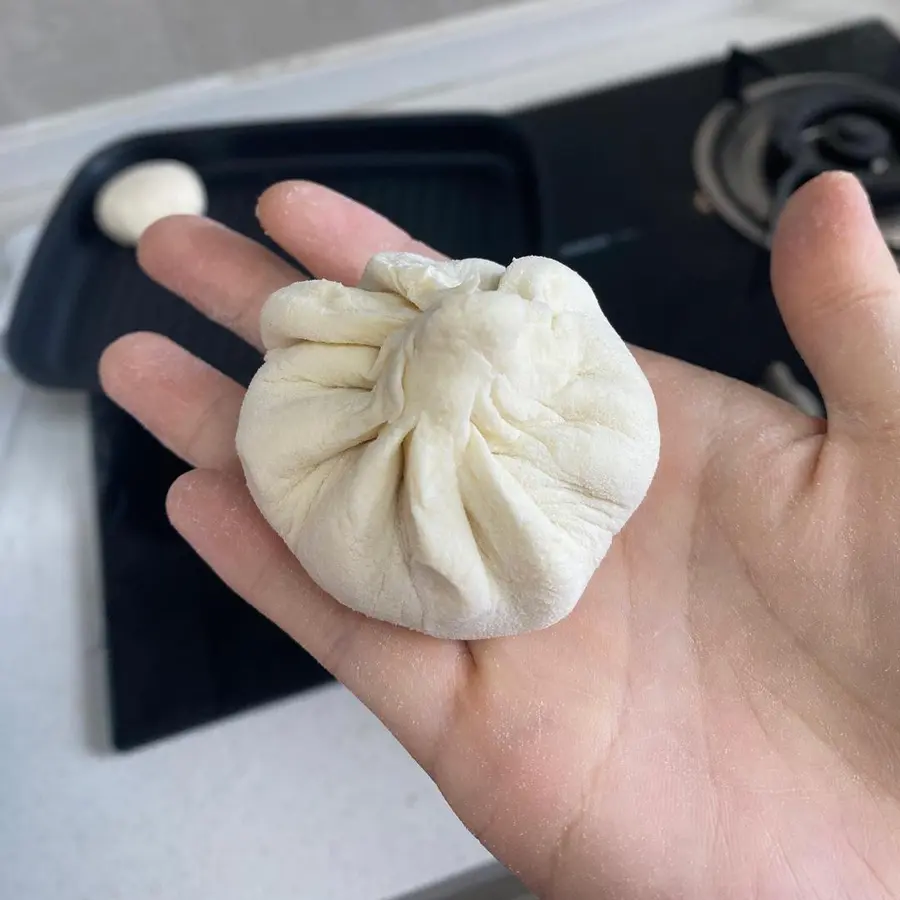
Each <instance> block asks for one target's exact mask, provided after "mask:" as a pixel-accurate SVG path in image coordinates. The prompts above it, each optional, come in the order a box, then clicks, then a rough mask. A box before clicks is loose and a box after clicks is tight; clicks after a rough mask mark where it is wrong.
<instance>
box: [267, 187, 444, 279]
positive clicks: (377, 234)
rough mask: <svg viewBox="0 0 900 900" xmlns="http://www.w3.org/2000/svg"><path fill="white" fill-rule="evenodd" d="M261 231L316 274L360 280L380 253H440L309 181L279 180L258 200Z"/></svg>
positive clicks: (322, 276)
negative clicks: (364, 270) (367, 267)
mask: <svg viewBox="0 0 900 900" xmlns="http://www.w3.org/2000/svg"><path fill="white" fill-rule="evenodd" d="M257 216H258V217H259V221H260V224H261V225H262V228H263V231H265V233H266V234H267V235H268V236H269V237H270V238H271V239H272V240H273V241H275V242H276V243H277V244H278V245H279V246H280V247H283V248H284V249H285V250H286V251H287V252H288V253H290V254H291V256H293V257H294V258H295V259H297V260H298V261H299V262H300V263H302V265H303V266H304V267H305V268H306V269H307V270H308V271H309V272H310V273H312V275H313V276H315V277H316V278H324V279H327V280H329V281H340V282H343V283H344V284H348V285H355V284H358V282H359V279H360V277H361V276H362V273H363V269H364V268H365V266H366V263H367V262H368V261H369V260H370V259H371V258H372V257H373V256H374V255H375V254H376V253H381V252H384V251H392V252H407V253H419V254H421V255H422V256H429V257H432V258H435V259H439V258H440V254H439V253H437V252H436V251H434V250H432V249H431V248H430V247H428V246H426V245H425V244H423V243H421V242H420V241H417V240H415V239H414V238H412V237H410V236H409V235H408V234H407V233H406V232H405V231H403V229H402V228H399V227H398V226H396V225H394V224H393V222H391V221H389V220H388V219H386V218H384V216H382V215H379V214H378V213H376V212H375V211H374V210H371V209H369V208H368V207H367V206H363V204H361V203H357V202H356V201H355V200H351V199H350V198H349V197H345V196H343V195H342V194H338V193H337V192H335V191H332V190H330V189H329V188H326V187H323V186H322V185H319V184H313V183H311V182H308V181H283V182H281V183H279V184H276V185H273V186H272V187H270V188H269V189H268V190H267V191H266V192H265V193H264V194H263V195H262V197H260V199H259V205H258V206H257Z"/></svg>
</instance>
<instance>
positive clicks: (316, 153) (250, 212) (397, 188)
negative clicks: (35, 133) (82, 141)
mask: <svg viewBox="0 0 900 900" xmlns="http://www.w3.org/2000/svg"><path fill="white" fill-rule="evenodd" d="M159 158H170V159H178V160H181V161H183V162H185V163H187V164H188V165H191V166H193V167H194V168H195V169H196V170H197V171H198V172H199V173H200V176H201V177H202V178H203V181H204V183H205V184H206V188H207V192H208V195H209V211H208V214H209V215H210V217H211V218H213V219H216V220H217V221H220V222H224V223H225V224H227V225H230V226H231V227H232V228H235V229H236V230H238V231H240V232H242V233H244V234H247V235H249V236H251V237H253V238H255V239H257V240H259V241H261V242H263V243H266V244H267V245H269V246H272V245H271V244H270V242H269V241H268V240H267V239H266V237H265V236H264V235H263V233H262V231H261V229H260V227H259V225H258V223H257V222H256V218H255V214H254V212H255V207H256V200H257V198H258V197H259V195H260V194H261V193H262V191H263V190H265V188H266V187H268V186H269V185H270V184H272V183H274V182H276V181H280V180H283V179H291V178H305V179H309V180H313V181H318V182H321V183H324V184H327V185H329V186H331V187H336V188H338V189H340V190H341V191H343V192H344V193H346V194H348V195H350V196H351V197H354V198H356V199H358V200H361V201H363V202H365V203H367V204H369V205H370V206H373V207H374V208H375V209H378V210H379V211H381V212H383V213H385V214H386V215H388V216H390V217H391V218H393V219H395V220H396V221H398V222H400V223H401V224H402V225H403V226H404V227H406V228H411V229H413V230H414V231H415V233H416V235H417V236H418V237H419V238H421V239H422V240H425V241H426V242H429V243H433V244H434V245H435V246H437V247H441V248H442V250H443V252H445V253H447V254H449V255H451V256H465V255H467V254H469V255H471V254H472V253H473V252H475V251H477V250H478V249H480V251H481V253H482V254H483V255H490V256H492V257H494V258H496V259H498V260H500V261H503V260H509V259H510V258H511V257H512V256H513V255H515V254H516V253H521V252H522V251H523V250H534V249H536V248H540V247H541V213H540V199H539V191H538V181H537V178H536V176H535V172H534V166H533V161H532V158H531V155H530V151H529V148H528V144H527V142H526V141H525V140H524V138H523V137H522V135H521V134H520V133H519V132H518V130H517V129H516V127H515V126H514V125H513V124H511V123H510V122H508V121H506V120H504V119H501V118H499V117H492V116H485V115H468V116H459V115H457V116H425V117H420V116H416V117H395V118H377V119H362V118H359V119H349V120H347V119H344V120H325V121H318V122H292V123H278V124H264V125H250V126H234V127H220V128H202V129H194V130H188V131H172V132H162V133H156V134H146V135H141V136H137V137H134V138H131V139H128V140H125V141H122V142H120V143H117V144H115V145H113V146H110V147H107V148H105V149H103V150H101V151H100V152H98V153H97V154H95V155H94V156H93V157H91V158H90V159H89V160H88V161H87V162H86V163H85V164H84V165H83V166H82V167H81V168H80V170H79V171H78V172H77V173H76V174H75V176H74V178H73V179H72V180H71V182H70V184H69V186H68V188H67V189H66V191H65V192H64V194H63V196H62V199H61V200H60V202H59V204H58V205H57V207H56V210H55V212H54V213H53V215H52V217H51V218H50V220H49V222H48V223H47V226H46V228H45V230H44V232H43V235H42V237H41V239H40V241H39V243H38V245H37V248H36V250H35V253H34V256H33V259H32V261H31V264H30V266H29V269H28V271H27V273H26V275H25V278H24V280H23V282H22V285H21V288H20V291H19V295H18V300H17V303H16V308H15V312H14V314H13V318H12V321H11V323H10V326H9V331H8V334H7V352H8V355H9V358H10V360H11V361H12V363H13V365H14V366H15V367H16V369H17V370H18V371H19V372H20V373H21V374H22V375H23V376H24V377H25V378H27V379H28V380H30V381H32V382H35V383H37V384H40V385H43V386H45V387H53V388H77V389H81V390H95V389H97V388H98V387H99V383H98V378H97V362H98V360H99V357H100V354H101V352H102V351H103V348H104V347H106V346H107V345H108V344H109V343H110V342H111V341H113V340H115V339H116V338H117V337H120V336H121V335H123V334H126V333H128V332H130V331H138V330H143V331H156V332H159V333H161V334H165V335H168V336H169V337H171V338H173V339H174V340H176V341H178V342H179V343H180V344H182V345H183V346H185V347H187V348H188V349H189V350H191V351H192V352H194V353H196V354H197V355H198V356H200V357H202V358H203V359H205V360H207V361H208V362H210V363H212V364H213V365H215V366H217V367H218V368H220V369H222V370H223V371H225V372H227V373H228V374H230V375H232V376H233V377H235V378H237V379H238V380H240V381H246V380H247V379H248V378H249V377H250V376H251V375H252V373H253V371H254V370H255V369H256V367H257V365H258V357H257V355H256V354H255V352H254V351H253V350H251V348H249V347H248V346H247V345H246V344H244V343H243V342H242V341H240V340H239V339H238V338H236V337H234V336H233V335H231V334H229V333H228V332H227V331H225V330H224V329H222V328H220V327H218V326H215V325H212V324H211V323H209V322H208V321H206V320H205V319H204V318H203V317H202V316H200V315H199V314H198V313H196V312H194V311H193V310H189V309H188V308H187V307H186V306H185V305H184V304H183V303H182V302H181V301H180V300H179V299H178V298H176V297H175V296H173V295H172V294H170V293H169V292H168V291H165V290H163V289H162V288H160V287H157V286H156V285H154V284H153V283H152V282H151V281H150V280H149V279H148V278H147V277H146V276H145V275H144V274H143V273H142V272H141V271H140V269H139V268H138V266H137V264H136V260H135V254H134V251H133V250H131V249H128V248H123V247H119V246H118V245H116V244H114V243H113V242H111V241H109V240H108V239H107V238H105V237H104V236H103V235H102V234H101V233H100V232H99V231H98V229H97V227H96V226H95V224H94V220H93V203H94V197H95V195H96V193H97V191H98V189H99V188H100V187H101V186H102V185H103V184H104V183H105V182H106V181H107V180H108V179H109V178H110V177H111V176H112V175H114V174H115V173H116V172H117V171H119V170H120V169H122V168H124V167H125V166H128V165H131V164H133V163H136V162H141V161H144V160H150V159H159ZM273 249H277V248H274V247H273Z"/></svg>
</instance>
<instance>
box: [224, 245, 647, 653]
mask: <svg viewBox="0 0 900 900" xmlns="http://www.w3.org/2000/svg"><path fill="white" fill-rule="evenodd" d="M261 324H262V337H263V342H264V344H265V347H266V350H267V351H268V352H267V354H266V358H265V362H264V364H263V366H262V368H261V369H260V370H259V372H257V374H256V376H255V378H254V379H253V382H252V383H251V385H250V389H249V390H248V392H247V396H246V399H245V400H244V404H243V408H242V410H241V416H240V423H239V426H238V433H237V448H238V452H239V455H240V458H241V461H242V463H243V466H244V472H245V474H246V477H247V483H248V485H249V488H250V491H251V493H252V495H253V498H254V500H255V501H256V503H257V505H258V506H259V508H260V510H261V511H262V513H263V515H264V516H265V517H266V519H267V520H268V521H269V523H270V524H271V525H272V527H273V528H274V529H275V530H276V531H277V532H278V534H280V535H281V536H282V538H283V539H284V540H285V542H286V543H287V544H288V546H289V547H290V549H291V550H292V551H293V553H294V554H295V555H296V556H297V558H298V559H299V560H300V562H301V563H302V564H303V566H304V567H305V568H306V570H307V571H308V572H309V574H310V575H311V576H312V578H313V579H314V580H315V581H316V582H317V583H318V584H319V585H320V586H321V587H322V588H324V589H325V590H326V591H328V592H329V593H330V594H332V595H334V597H336V598H337V599H338V600H340V601H341V602H342V603H344V604H345V605H347V606H349V607H351V608H353V609H355V610H358V611H359V612H361V613H364V614H365V615H367V616H372V617H374V618H377V619H383V620H385V621H388V622H393V623H395V624H398V625H403V626H406V627H407V628H412V629H415V630H418V631H423V632H426V633H428V634H431V635H434V636H436V637H442V638H457V639H476V638H488V637H498V636H501V635H511V634H518V633H521V632H525V631H529V630H532V629H536V628H542V627H544V626H547V625H551V624H553V623H554V622H557V621H558V620H560V619H562V618H563V617H564V616H566V615H568V613H569V612H570V611H571V610H572V609H573V607H574V606H575V604H576V603H577V602H578V599H579V598H580V597H581V595H582V593H583V592H584V589H585V587H586V585H587V583H588V580H589V579H590V578H591V576H592V575H593V574H594V571H595V570H596V568H597V566H598V564H599V563H600V561H601V560H602V559H603V557H604V556H605V554H606V552H607V550H608V549H609V546H610V543H611V541H612V539H613V537H614V535H615V534H616V533H617V532H618V531H619V530H620V529H621V528H622V526H623V525H624V524H625V522H626V521H627V520H628V518H629V517H630V516H631V514H632V513H633V512H634V510H635V509H636V508H637V507H638V505H639V504H640V503H641V501H642V500H643V498H644V495H645V493H646V492H647V489H648V487H649V485H650V482H651V480H652V478H653V475H654V472H655V470H656V465H657V461H658V456H659V426H658V423H657V415H656V403H655V401H654V397H653V392H652V391H651V389H650V385H649V384H648V382H647V379H646V378H645V377H644V374H643V372H642V371H641V369H640V368H639V366H638V364H637V362H636V361H635V359H634V357H633V356H632V355H631V353H630V352H629V350H628V348H627V347H626V345H625V344H624V342H623V341H622V339H621V338H620V337H619V336H618V334H616V332H615V331H614V330H613V328H612V326H611V325H610V324H609V322H608V321H607V320H606V317H605V316H604V315H603V313H602V312H601V310H600V307H599V305H598V304H597V300H596V298H595V296H594V294H593V292H592V291H591V289H590V287H589V286H588V284H587V282H585V281H584V280H583V279H582V278H581V277H580V276H578V275H577V274H575V273H574V272H572V271H571V270H570V269H567V268H566V267H565V266H563V265H562V264H561V263H558V262H555V261H553V260H550V259H542V258H538V257H532V258H526V259H519V260H516V261H514V262H513V263H512V265H511V266H509V268H508V269H504V268H503V267H502V266H499V265H496V264H495V263H491V262H486V261H484V260H479V259H467V260H463V261H461V262H434V261H431V260H428V259H425V258H424V257H420V256H415V255H411V254H403V253H397V254H391V253H385V254H381V255H379V256H376V257H374V258H373V259H372V261H371V262H370V263H369V266H368V268H367V269H366V273H365V275H364V276H363V280H362V282H361V284H360V286H359V287H358V288H349V287H344V286H343V285H340V284H335V283H332V282H328V281H307V282H301V283H299V284H294V285H291V286H290V287H286V288H283V289H282V290H280V291H277V292H276V293H275V294H273V295H272V297H270V298H269V300H268V301H267V303H266V305H265V307H264V309H263V312H262V323H261Z"/></svg>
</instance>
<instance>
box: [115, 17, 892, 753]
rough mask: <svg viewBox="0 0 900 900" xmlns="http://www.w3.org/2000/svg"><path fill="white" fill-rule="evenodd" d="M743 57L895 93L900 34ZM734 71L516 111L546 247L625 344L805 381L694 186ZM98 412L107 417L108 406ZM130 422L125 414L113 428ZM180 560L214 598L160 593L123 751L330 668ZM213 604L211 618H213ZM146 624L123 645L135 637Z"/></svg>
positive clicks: (720, 68) (761, 272)
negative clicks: (168, 616)
mask: <svg viewBox="0 0 900 900" xmlns="http://www.w3.org/2000/svg"><path fill="white" fill-rule="evenodd" d="M753 63H754V65H751V66H748V70H751V71H748V72H747V73H746V74H747V76H748V78H749V79H750V80H752V79H753V78H754V77H756V76H755V75H754V71H755V69H759V70H760V71H765V72H767V73H769V74H772V73H774V74H776V75H779V74H783V75H788V74H791V73H805V72H810V71H836V72H848V73H856V74H859V75H863V76H866V77H867V78H869V79H872V80H873V81H876V82H879V83H881V84H883V85H888V86H892V87H894V88H897V89H900V42H898V40H897V38H896V37H895V36H893V35H892V34H891V33H890V32H889V31H888V30H887V29H886V28H884V27H883V26H881V25H879V24H878V23H865V24H863V25H860V26H858V27H855V28H850V29H846V30H842V31H837V32H833V33H829V34H825V35H822V36H820V37H816V38H814V39H811V40H806V41H803V42H799V43H793V44H790V45H785V46H780V47H777V48H774V49H770V50H766V51H764V52H757V51H755V50H754V59H753ZM739 68H740V67H739ZM740 74H741V73H740V72H738V75H740ZM734 79H735V66H734V61H733V60H732V62H731V63H730V64H727V63H726V62H725V61H724V60H723V61H720V62H716V63H712V64H703V65H699V66H697V67H694V68H690V69H685V70H681V71H676V72H668V73H665V74H662V75H660V76H658V77H655V78H652V79H649V80H645V81H641V82H637V83H632V84H627V85H623V86H621V87H618V88H615V89H612V90H603V91H599V92H596V93H591V94H586V95H584V96H581V97H576V98H572V99H568V100H566V101H565V102H560V103H554V104H550V105H547V106H542V107H540V108H535V109H531V110H527V111H525V112H522V113H520V114H519V115H518V116H517V119H518V121H519V124H520V125H521V126H522V128H523V129H524V130H525V132H526V133H527V135H528V136H529V137H530V140H531V142H532V144H533V147H534V150H535V153H536V156H537V159H538V162H539V165H540V168H541V172H542V177H543V180H544V187H545V196H544V202H545V207H546V216H547V220H546V225H547V229H548V234H549V239H548V242H547V245H546V247H545V253H546V254H547V255H551V256H556V257H557V258H559V259H560V260H562V261H563V262H566V263H567V264H569V265H570V266H572V267H573V268H575V269H576V270H578V271H579V272H580V273H581V274H582V275H583V276H584V277H585V278H587V280H588V281H589V282H590V283H591V285H592V286H593V287H594V288H595V290H596V292H597V294H598V296H599V298H600V302H601V305H602V306H603V308H604V310H605V311H606V313H607V315H608V316H609V318H610V320H611V322H612V323H613V325H614V326H615V327H616V328H617V329H618V331H619V332H620V333H621V334H622V335H623V336H624V337H625V339H626V340H628V341H630V342H632V343H635V344H638V345H641V346H644V347H648V348H651V349H654V350H658V351H661V352H664V353H667V354H671V355H673V356H676V357H679V358H682V359H685V360H687V361H689V362H693V363H696V364H698V365H701V366H704V367H706V368H710V369H713V370H717V371H720V372H723V373H725V374H728V375H731V376H734V377H737V378H740V379H743V380H745V381H748V382H751V383H757V382H758V381H759V380H760V379H761V377H762V375H763V371H764V369H765V368H766V366H767V365H768V364H769V363H770V362H771V361H773V360H776V359H778V360H783V361H785V362H787V363H789V364H790V365H791V366H792V367H793V368H794V370H795V372H796V374H797V375H798V376H799V377H800V378H801V380H806V381H807V383H808V384H809V386H811V387H814V385H813V384H812V382H811V379H810V378H809V376H808V373H807V372H806V370H805V368H804V367H803V365H802V363H801V362H800V360H799V358H798V356H797V354H796V352H795V351H794V349H793V347H792V345H791V342H790V340H789V339H788V336H787V334H786V332H785V330H784V328H783V326H782V325H781V321H780V318H779V316H778V313H777V310H776V308H775V304H774V300H773V298H772V296H771V293H770V291H769V288H768V252H767V250H766V249H765V247H764V246H757V245H755V244H754V243H753V242H751V241H750V240H748V239H747V238H745V237H743V236H742V235H741V234H739V233H738V232H737V231H736V230H735V229H734V228H732V227H731V226H730V225H728V224H726V223H725V222H724V221H723V220H722V218H721V217H720V216H719V215H717V214H716V213H715V212H714V211H712V210H711V208H710V206H709V204H708V203H706V202H704V200H703V198H702V197H701V196H699V195H698V184H697V179H696V178H695V173H694V169H693V165H692V153H693V147H694V142H695V137H696V135H697V132H698V128H699V127H700V125H701V123H702V122H703V120H704V118H705V117H706V116H707V114H708V113H709V112H710V110H711V109H712V108H713V107H715V106H716V104H717V103H718V102H719V101H721V100H722V97H723V92H727V91H732V92H733V91H734V88H735V85H734ZM98 415H101V416H115V415H116V413H115V412H114V411H112V410H111V409H107V408H104V409H103V410H102V411H101V413H98ZM134 427H136V426H133V425H129V424H127V423H126V421H125V419H124V418H123V419H122V421H121V422H118V421H117V424H116V425H115V428H117V429H120V430H121V429H128V428H134ZM123 464H124V463H123ZM178 470H179V465H178V464H177V463H176V462H175V461H174V460H173V462H172V465H171V466H168V467H167V466H161V468H160V471H158V472H155V473H150V475H152V477H148V479H147V488H146V489H147V492H148V497H149V496H150V494H151V493H153V492H155V493H156V494H157V495H158V496H159V498H160V499H159V504H158V505H159V523H158V525H159V532H160V541H162V540H164V539H167V538H164V534H165V533H167V532H166V529H167V527H168V526H167V523H165V520H164V518H163V512H162V497H163V496H164V493H165V487H166V485H167V483H168V481H170V480H171V477H173V476H174V475H176V474H177V472H178ZM151 550H152V548H151ZM134 552H136V553H137V552H141V553H146V552H147V548H146V547H141V548H134ZM179 565H182V566H185V567H186V568H191V567H193V568H191V573H192V574H191V578H192V579H194V582H195V583H196V584H203V585H204V586H205V587H204V590H208V593H209V596H206V597H204V598H200V599H202V603H200V604H199V605H198V604H197V603H195V601H197V599H198V598H194V599H193V600H192V599H191V598H184V602H185V603H187V605H188V607H189V608H188V609H187V610H185V609H181V605H182V601H181V600H180V599H179V598H170V600H171V601H172V602H170V603H168V605H167V606H166V608H167V609H168V608H170V607H171V609H172V622H173V623H176V625H173V627H177V628H181V633H180V634H175V635H173V634H171V633H170V634H168V637H167V641H168V645H167V648H165V651H164V653H163V655H162V656H161V655H160V653H158V652H157V653H149V652H148V653H147V654H146V659H145V662H144V663H141V662H139V661H135V662H134V664H133V669H134V671H135V674H134V679H135V683H136V684H141V685H143V686H144V688H143V689H144V690H149V689H150V688H149V686H152V685H156V686H158V690H157V691H156V693H155V694H153V693H151V694H149V695H148V696H146V697H145V698H144V700H143V703H144V705H143V707H134V706H133V705H132V707H129V709H130V712H129V715H132V719H130V720H129V721H127V722H125V720H124V719H122V720H121V721H120V722H119V726H120V730H119V732H118V734H117V738H116V739H117V743H118V745H119V746H121V747H126V746H134V745H136V744H140V743H144V742H145V741H147V740H150V739H153V738H155V737H160V736H163V735H165V734H170V733H173V732H176V731H180V730H184V729H185V728H188V727H191V726H193V725H195V724H199V723H201V722H204V721H211V720H213V719H216V718H219V717H221V716H223V715H227V714H229V713H232V712H236V711H238V710H240V709H245V708H247V707H250V706H253V705H257V704H259V703H262V702H264V701H266V700H269V699H272V698H275V697H278V696H283V695H285V694H286V693H291V692H295V691H297V690H301V689H303V688H304V687H309V686H312V685H314V684H318V683H321V682H322V680H323V679H324V677H325V676H324V673H323V672H322V671H321V670H320V669H319V668H318V667H317V666H316V665H315V664H314V663H313V662H312V660H310V659H309V657H307V656H306V655H305V653H303V651H302V650H300V648H298V647H296V646H295V645H293V644H291V642H290V641H289V640H288V639H287V638H286V637H284V636H283V635H281V634H280V633H279V632H278V631H277V630H276V629H275V628H274V626H272V625H270V624H269V623H268V622H265V621H264V620H263V619H262V618H261V617H260V616H259V615H258V614H257V613H255V612H254V611H253V610H251V609H250V608H249V607H244V606H243V605H242V604H240V602H239V601H237V598H234V597H233V596H228V597H226V596H224V594H225V593H226V592H225V589H224V588H221V586H219V587H218V591H217V590H216V585H217V582H214V581H213V580H211V578H212V576H210V575H208V574H206V575H204V567H203V564H202V563H201V562H200V561H199V560H197V559H194V558H193V557H192V556H191V555H190V551H189V550H188V549H187V548H186V547H184V548H183V553H182V556H181V558H180V562H179ZM204 579H205V580H204ZM191 603H195V606H194V607H191ZM217 604H221V606H219V607H217V606H216V605H217ZM191 608H194V609H195V611H196V614H195V613H192V612H191ZM216 608H218V609H219V610H220V611H221V615H216V614H214V613H213V612H212V610H214V609H216ZM150 618H152V619H155V618H157V615H156V613H153V614H151V615H150ZM177 623H180V624H177ZM185 623H186V625H185ZM210 623H213V625H210ZM182 626H184V627H182ZM134 627H135V629H137V632H141V633H144V634H147V633H148V631H146V630H144V629H149V630H152V629H153V628H154V627H155V626H154V625H153V624H152V623H151V622H150V620H149V619H148V620H147V621H143V622H141V621H136V623H135V625H134ZM210 627H215V628H218V629H219V630H220V631H222V634H221V635H219V636H218V637H217V638H216V640H210V639H208V638H209V636H208V635H205V634H201V631H203V630H207V631H208V630H209V628H210ZM142 630H143V631H142ZM141 633H136V634H135V636H134V644H133V646H139V642H140V640H141ZM204 647H205V648H207V649H208V648H209V647H216V648H219V649H218V650H216V651H215V652H216V653H218V654H219V655H220V656H222V658H220V659H216V660H206V659H205V658H202V657H203V652H206V651H203V652H200V656H199V657H198V652H199V651H202V650H203V648H204ZM142 666H143V668H142ZM211 673H218V674H216V675H215V676H213V675H212V674H211ZM223 673H224V674H223ZM124 709H125V707H124V706H123V707H122V709H120V710H119V712H120V714H123V715H124V713H123V710H124ZM123 722H124V723H125V724H124V725H123Z"/></svg>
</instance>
